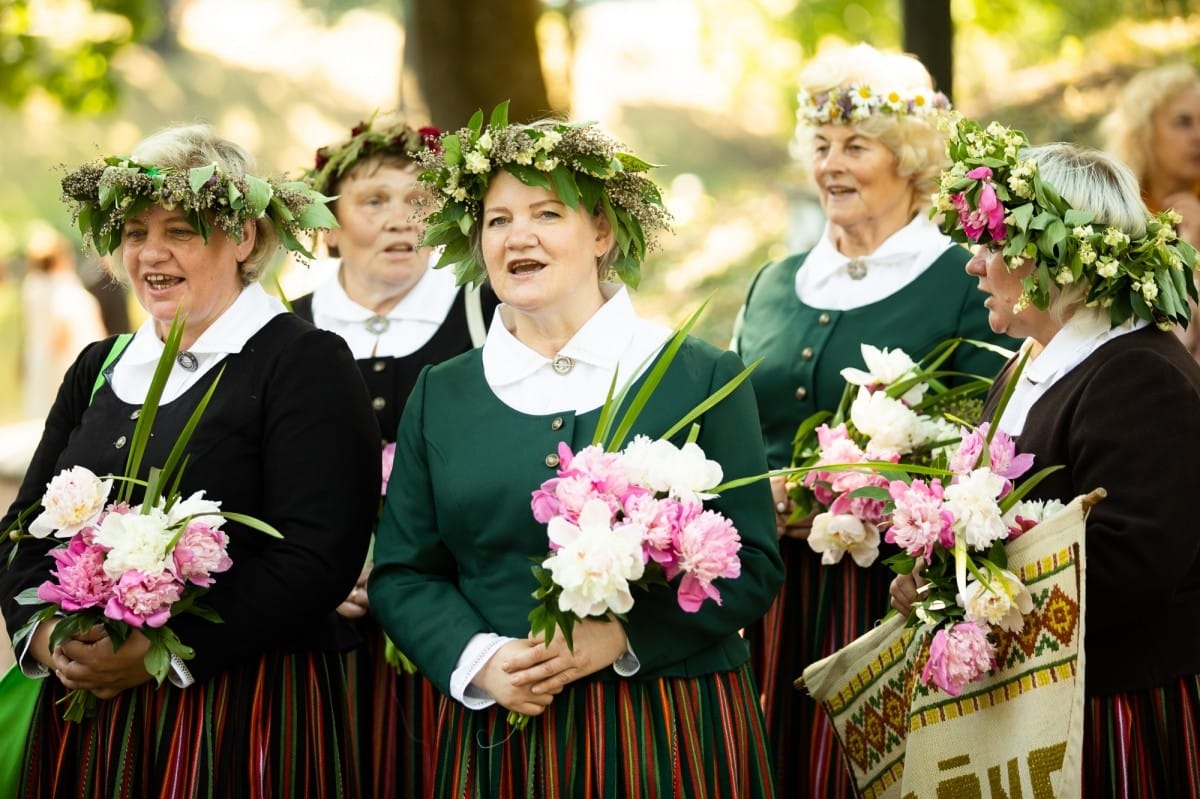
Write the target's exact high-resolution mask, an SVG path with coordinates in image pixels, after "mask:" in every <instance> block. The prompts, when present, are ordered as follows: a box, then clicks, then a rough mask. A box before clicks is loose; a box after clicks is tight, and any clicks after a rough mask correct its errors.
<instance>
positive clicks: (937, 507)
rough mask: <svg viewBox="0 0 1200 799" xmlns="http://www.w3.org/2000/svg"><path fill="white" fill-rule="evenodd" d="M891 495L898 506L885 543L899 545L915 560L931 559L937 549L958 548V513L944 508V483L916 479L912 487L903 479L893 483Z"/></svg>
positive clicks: (890, 490) (889, 489) (885, 536)
mask: <svg viewBox="0 0 1200 799" xmlns="http://www.w3.org/2000/svg"><path fill="white" fill-rule="evenodd" d="M888 493H889V494H891V496H892V499H893V500H894V501H895V503H896V510H895V512H894V513H893V514H892V525H891V527H889V528H888V531H887V533H886V534H885V535H884V540H886V541H887V542H888V543H889V544H895V545H896V546H898V547H900V548H901V549H903V550H904V551H905V552H907V553H908V554H909V555H912V556H913V557H917V556H920V557H923V558H925V559H926V560H929V557H930V555H931V554H932V553H933V547H934V546H935V545H936V544H941V545H942V546H943V547H946V548H948V549H949V548H951V547H953V546H954V530H953V529H952V528H951V525H952V524H953V523H954V514H952V513H951V512H950V511H948V510H946V508H945V507H944V506H943V505H942V482H941V481H940V480H933V481H931V482H929V483H926V482H924V481H923V480H913V482H912V484H911V485H909V484H907V483H905V482H904V481H903V480H893V481H892V483H891V485H889V486H888Z"/></svg>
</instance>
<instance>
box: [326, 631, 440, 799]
mask: <svg viewBox="0 0 1200 799" xmlns="http://www.w3.org/2000/svg"><path fill="white" fill-rule="evenodd" d="M356 626H357V628H358V631H359V633H360V634H361V635H362V636H363V639H364V641H365V644H364V646H362V647H360V648H358V649H355V650H353V651H351V652H348V653H346V655H345V659H346V684H347V687H348V689H349V694H350V707H351V709H352V710H351V712H352V714H353V717H354V720H353V724H354V732H355V735H356V736H357V739H358V740H357V748H358V753H359V782H360V783H361V785H362V789H363V794H364V795H365V796H371V797H419V796H428V795H429V794H430V792H431V791H432V790H433V744H434V741H435V739H436V736H437V710H438V697H439V696H440V694H439V693H438V690H437V688H435V687H434V686H433V683H431V682H430V681H429V680H427V679H425V678H424V677H422V676H421V675H419V674H401V673H398V672H397V671H396V670H395V669H394V668H392V666H391V665H390V664H388V662H387V660H386V659H385V654H384V642H385V638H384V634H383V629H382V628H381V627H380V626H379V625H378V624H376V623H374V622H373V621H371V620H369V619H362V620H360V621H359V622H358V623H357V625H356Z"/></svg>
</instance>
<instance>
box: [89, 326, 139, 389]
mask: <svg viewBox="0 0 1200 799" xmlns="http://www.w3.org/2000/svg"><path fill="white" fill-rule="evenodd" d="M132 339H133V334H132V333H122V334H121V335H119V336H117V340H116V341H114V342H113V345H112V349H111V350H109V351H108V356H107V357H106V358H105V359H104V363H102V364H100V374H98V375H96V383H95V384H94V385H93V386H92V395H91V396H90V397H88V405H91V404H92V400H94V399H95V398H96V392H97V391H99V390H100V386H102V385H104V373H105V372H107V371H108V367H110V366H112V365H113V362H114V361H116V360H117V358H119V357H120V356H121V353H122V352H124V351H125V348H126V347H127V346H129V342H130V341H131V340H132Z"/></svg>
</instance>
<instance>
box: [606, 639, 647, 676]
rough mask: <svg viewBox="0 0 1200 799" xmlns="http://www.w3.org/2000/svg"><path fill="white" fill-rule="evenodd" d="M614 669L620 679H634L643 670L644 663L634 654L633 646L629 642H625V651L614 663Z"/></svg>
mask: <svg viewBox="0 0 1200 799" xmlns="http://www.w3.org/2000/svg"><path fill="white" fill-rule="evenodd" d="M612 667H613V671H615V672H616V673H617V676H619V677H632V676H633V675H635V674H637V673H638V672H639V671H640V670H641V668H642V661H640V660H638V658H637V655H635V654H634V653H633V644H631V643H629V641H628V640H626V641H625V651H624V652H623V653H621V657H619V658H617V659H616V660H614V661H613V664H612Z"/></svg>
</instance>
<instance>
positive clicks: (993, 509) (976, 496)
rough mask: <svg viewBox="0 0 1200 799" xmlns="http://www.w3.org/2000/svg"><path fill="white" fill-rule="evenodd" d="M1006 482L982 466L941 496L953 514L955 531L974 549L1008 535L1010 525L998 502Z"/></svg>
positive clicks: (989, 544) (985, 546)
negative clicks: (1005, 521) (1005, 520)
mask: <svg viewBox="0 0 1200 799" xmlns="http://www.w3.org/2000/svg"><path fill="white" fill-rule="evenodd" d="M1005 484H1006V482H1005V479H1004V478H1003V477H1001V476H1000V475H998V474H995V473H994V472H992V470H991V469H988V468H986V467H981V468H979V469H975V470H974V471H972V472H971V473H970V474H966V475H963V476H962V477H960V478H959V480H958V482H956V483H954V484H953V485H951V486H948V487H947V488H946V491H945V493H944V494H943V495H942V498H943V501H944V504H945V507H946V509H947V510H949V511H950V512H951V513H952V514H954V532H955V533H956V534H958V535H961V536H963V538H964V540H965V541H966V542H967V546H969V547H971V548H972V549H976V550H980V551H983V550H986V549H987V548H988V547H990V546H991V545H992V543H993V542H994V541H1003V540H1004V539H1005V538H1008V525H1006V524H1005V523H1004V519H1003V517H1002V516H1001V514H1000V505H999V504H998V503H997V502H996V498H997V497H998V496H1000V492H1001V491H1003V490H1004V486H1005Z"/></svg>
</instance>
